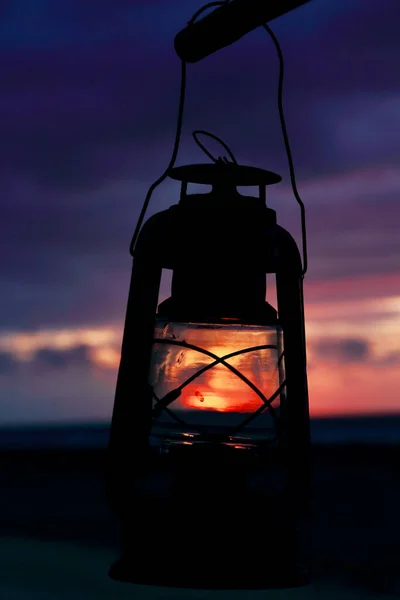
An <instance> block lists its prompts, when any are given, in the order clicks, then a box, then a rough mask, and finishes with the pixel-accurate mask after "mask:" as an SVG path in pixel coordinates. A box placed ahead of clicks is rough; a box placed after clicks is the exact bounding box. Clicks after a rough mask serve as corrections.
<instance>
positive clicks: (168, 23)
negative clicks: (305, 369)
mask: <svg viewBox="0 0 400 600" xmlns="http://www.w3.org/2000/svg"><path fill="white" fill-rule="evenodd" d="M200 6H201V4H200V3H199V2H197V1H196V2H195V1H193V0H141V1H139V0H57V1H56V2H55V1H54V0H8V1H7V0H6V1H4V2H2V3H1V8H0V48H1V52H2V56H3V60H2V61H1V62H0V77H1V94H0V103H1V104H0V108H1V136H0V145H1V152H0V177H1V189H2V193H1V196H0V211H1V212H0V214H1V218H0V249H1V257H2V259H1V263H0V283H1V297H0V302H1V310H0V425H1V424H7V423H26V422H43V421H47V422H54V421H80V420H85V421H86V420H104V419H105V420H107V419H109V418H110V415H111V410H112V404H113V394H114V387H115V380H116V369H117V364H118V357H119V347H120V342H121V334H122V327H123V320H124V314H125V306H126V300H127V292H128V285H129V277H130V268H131V259H130V256H129V252H128V247H129V241H130V237H131V235H132V232H133V229H134V226H135V223H136V220H137V217H138V213H139V210H140V207H141V204H142V202H143V199H144V196H145V193H146V191H147V188H148V186H149V184H150V183H151V182H152V181H153V180H154V179H156V178H157V177H158V176H159V175H160V174H161V173H162V172H163V170H164V168H165V166H166V164H167V162H168V160H169V157H170V153H171V150H172V143H173V136H174V128H175V121H176V112H177V101H178V92H179V77H180V64H179V60H178V58H177V57H176V56H175V53H174V50H173V38H174V35H175V33H176V32H177V31H178V30H179V29H181V28H182V27H184V26H185V24H186V23H187V21H188V20H189V19H190V17H191V16H192V14H193V13H194V12H195V11H196V10H197V9H198V8H199V7H200ZM399 18H400V3H399V0H313V1H312V2H310V3H309V4H308V5H306V6H304V7H302V8H299V9H298V10H297V11H294V12H293V13H291V14H289V15H286V16H284V17H282V18H281V19H279V20H277V21H275V22H273V23H271V27H272V28H273V29H274V31H275V32H276V34H277V35H278V37H279V39H280V42H281V45H282V48H283V51H284V55H285V60H286V82H285V111H286V115H287V122H288V128H289V134H290V137H291V142H292V148H293V155H294V160H295V164H296V170H297V177H298V187H299V191H300V193H301V196H302V198H303V200H304V202H305V204H306V207H307V217H308V236H309V272H308V275H307V277H306V280H305V299H306V319H307V336H308V355H309V386H310V406H311V412H312V414H313V415H315V416H317V415H325V416H327V415H333V414H349V413H353V414H354V413H357V414H360V413H371V412H394V411H398V410H399V409H400V393H399V389H400V272H399V265H400V235H399V226H400V135H399V132H400V70H399V65H400V36H399ZM277 75H278V63H277V57H276V53H275V49H274V46H273V45H272V43H271V40H270V39H269V38H268V36H267V35H266V33H265V31H264V30H262V29H260V30H258V31H256V32H253V33H251V34H249V35H248V36H247V37H246V38H244V39H242V40H241V41H239V42H238V43H237V44H235V45H234V46H232V47H230V48H227V49H224V50H222V51H220V52H219V53H218V54H215V55H213V56H211V57H209V58H207V59H205V60H204V61H202V62H200V63H198V64H196V65H189V66H188V87H187V105H186V113H185V119H184V130H183V138H182V145H181V150H180V153H179V156H178V160H177V164H185V163H189V162H193V161H194V162H203V161H204V159H205V157H204V156H203V155H202V154H201V152H200V150H199V149H198V148H196V147H195V145H194V143H193V141H192V139H191V135H190V134H191V131H192V130H193V129H199V128H200V129H207V130H211V131H213V132H214V133H216V134H217V135H219V136H221V137H222V138H223V139H224V140H225V141H226V142H227V143H228V144H229V145H230V146H231V147H232V149H233V151H234V152H235V154H236V156H237V158H238V161H239V162H242V163H244V164H252V165H255V166H259V167H264V168H266V169H270V170H272V171H276V172H278V173H280V174H281V175H282V176H283V182H282V183H281V184H279V185H277V186H275V187H273V188H269V198H268V202H269V204H270V206H272V207H273V208H274V209H275V210H277V213H278V220H279V223H280V224H281V225H283V226H284V227H286V228H287V229H289V231H291V232H292V233H293V235H294V236H295V237H296V239H297V240H298V241H300V240H299V211H298V206H297V205H296V203H295V201H294V199H293V196H292V193H291V190H290V186H289V176H288V167H287V161H286V156H285V152H284V146H283V142H282V137H281V132H280V128H279V120H278V114H277V106H276V97H277ZM210 147H212V145H211V146H210ZM178 194H179V186H178V185H177V184H176V183H175V182H172V181H167V182H166V183H164V184H163V185H162V186H161V187H160V188H159V190H158V191H157V193H156V194H155V195H154V199H153V202H152V205H151V207H150V211H149V214H152V213H154V212H157V211H159V210H161V209H164V208H166V207H168V206H169V205H171V204H173V203H175V202H176V201H177V199H178ZM163 293H164V294H165V293H166V288H165V286H164V288H163Z"/></svg>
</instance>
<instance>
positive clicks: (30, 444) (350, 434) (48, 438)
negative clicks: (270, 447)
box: [0, 415, 400, 450]
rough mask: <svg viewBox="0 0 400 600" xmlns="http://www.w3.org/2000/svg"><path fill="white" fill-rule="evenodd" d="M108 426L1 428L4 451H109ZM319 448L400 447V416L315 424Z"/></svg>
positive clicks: (0, 444)
mask: <svg viewBox="0 0 400 600" xmlns="http://www.w3.org/2000/svg"><path fill="white" fill-rule="evenodd" d="M108 435H109V425H108V424H107V423H79V424H54V425H48V424H46V425H35V426H31V425H29V426H28V425H25V426H8V427H5V426H3V427H0V450H8V449H20V450H23V449H30V448H32V449H34V448H35V449H50V448H54V449H63V448H82V449H84V448H85V449H94V450H95V449H102V448H106V447H107V443H108ZM311 436H312V441H313V443H314V444H316V445H331V444H333V445H343V444H366V445H374V444H377V445H400V415H389V416H374V417H350V418H349V417H346V418H345V417H343V418H326V419H312V420H311Z"/></svg>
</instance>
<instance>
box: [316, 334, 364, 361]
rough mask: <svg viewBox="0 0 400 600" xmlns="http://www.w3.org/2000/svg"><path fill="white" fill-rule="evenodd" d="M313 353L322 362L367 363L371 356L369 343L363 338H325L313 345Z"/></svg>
mask: <svg viewBox="0 0 400 600" xmlns="http://www.w3.org/2000/svg"><path fill="white" fill-rule="evenodd" d="M313 352H314V353H315V356H316V357H318V358H319V359H321V360H328V361H334V362H343V363H359V362H366V361H367V360H368V359H369V358H370V355H371V349H370V345H369V343H368V341H367V340H365V339H362V338H348V339H334V338H325V339H324V338H323V339H320V340H318V341H316V342H315V343H314V344H313Z"/></svg>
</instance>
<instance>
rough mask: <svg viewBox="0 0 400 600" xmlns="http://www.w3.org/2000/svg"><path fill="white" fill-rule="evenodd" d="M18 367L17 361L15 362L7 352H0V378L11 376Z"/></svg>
mask: <svg viewBox="0 0 400 600" xmlns="http://www.w3.org/2000/svg"><path fill="white" fill-rule="evenodd" d="M17 367H18V361H17V360H15V358H14V357H13V355H12V354H10V353H9V352H0V376H1V375H13V374H14V373H15V371H16V369H17Z"/></svg>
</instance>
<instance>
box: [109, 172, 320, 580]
mask: <svg viewBox="0 0 400 600" xmlns="http://www.w3.org/2000/svg"><path fill="white" fill-rule="evenodd" d="M198 167H201V166H197V168H198ZM205 167H206V170H207V169H210V166H209V165H206V166H205ZM214 167H215V168H214ZM181 169H183V170H184V172H183V175H182V173H179V169H175V171H178V174H177V177H176V178H178V179H181V180H183V181H184V184H183V186H182V194H181V201H180V203H179V204H178V205H175V206H173V207H171V208H170V209H169V210H167V211H164V212H162V213H158V214H157V215H154V216H153V217H152V218H151V219H149V221H148V222H147V223H146V224H145V226H144V227H143V230H142V232H141V234H140V236H139V239H138V243H137V247H136V251H135V257H134V261H133V272H132V280H131V288H130V293H129V300H128V309H127V316H126V323H125V331H124V339H123V346H122V354H121V364H120V369H119V375H118V382H117V390H116V397H115V404H114V412H113V420H112V425H111V432H110V443H109V452H108V458H109V461H108V476H107V492H108V497H109V500H110V504H111V506H112V508H113V509H114V511H115V512H116V514H117V515H118V517H119V520H120V522H121V559H120V561H118V563H116V564H115V565H114V566H113V567H112V569H111V571H110V575H111V576H112V577H113V578H115V579H119V580H125V581H131V582H134V583H149V584H159V585H171V586H185V587H207V588H252V587H258V588H263V587H264V588H268V587H291V586H294V585H300V584H303V583H305V580H306V577H305V574H304V571H303V570H302V569H301V568H300V567H299V565H298V564H297V561H298V559H297V542H296V535H295V528H296V520H297V519H298V518H299V516H301V515H302V514H304V512H305V510H306V507H307V500H308V498H307V495H308V488H309V418H308V395H307V377H306V358H305V334H304V313H303V296H302V275H301V261H300V257H299V253H298V249H297V246H296V244H295V242H294V240H293V238H292V237H291V236H290V234H288V233H287V232H286V231H285V230H284V229H282V228H281V227H279V226H278V225H277V223H276V216H275V212H274V211H272V210H270V209H268V208H267V207H266V205H265V194H263V193H262V189H263V186H262V185H261V184H260V197H259V198H254V197H245V196H241V195H240V194H238V193H237V192H236V189H235V187H234V186H232V185H230V178H231V176H232V171H231V170H230V169H228V171H229V173H227V167H226V166H225V167H221V166H217V165H215V166H212V168H211V172H212V173H216V180H215V181H214V180H211V181H209V183H212V184H213V186H214V187H213V191H212V192H211V193H210V194H197V195H192V196H188V195H186V182H187V181H193V182H195V183H202V181H199V180H198V179H196V177H197V175H196V173H198V171H196V169H194V170H193V168H192V167H188V168H187V169H189V172H188V173H187V172H186V171H185V168H181ZM213 169H214V170H213ZM221 169H222V171H223V175H224V176H223V177H222V178H221ZM235 169H237V170H240V169H241V168H239V167H237V168H236V167H235ZM244 169H246V168H244ZM200 171H201V169H200ZM260 172H261V170H260ZM261 173H268V172H261ZM209 174H210V171H207V174H206V175H207V177H209ZM184 175H185V176H187V177H186V179H185V177H184ZM233 175H235V173H233ZM236 175H237V177H236V179H235V180H234V183H235V184H238V185H240V184H243V177H244V179H245V180H246V176H248V172H247V171H246V172H243V171H241V172H240V173H239V174H238V172H236ZM239 175H240V176H239ZM241 177H242V179H241ZM266 177H267V178H268V177H271V174H268V175H266ZM275 177H276V176H275ZM200 179H201V177H200ZM233 179H234V178H233ZM250 179H251V178H250ZM278 180H279V178H278ZM246 181H247V180H246ZM270 182H271V181H270ZM274 182H276V181H274ZM261 183H262V182H261ZM264 183H265V182H264ZM244 184H245V185H246V183H244ZM264 190H265V188H264ZM162 269H171V270H172V271H173V278H172V288H171V297H170V298H168V299H167V300H166V301H164V302H163V303H161V304H160V305H159V306H157V305H158V293H159V285H160V279H161V272H162ZM268 273H272V274H275V276H276V287H277V302H278V311H276V310H275V309H274V308H273V307H272V306H271V305H270V304H269V303H268V302H266V299H265V296H266V274H268ZM262 543H264V544H266V543H268V544H270V545H271V547H272V548H273V551H270V552H267V554H266V555H260V553H259V551H258V546H259V545H260V544H262ZM160 547H164V548H167V549H168V550H167V551H166V552H165V553H164V552H155V548H160ZM221 559H222V562H221Z"/></svg>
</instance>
